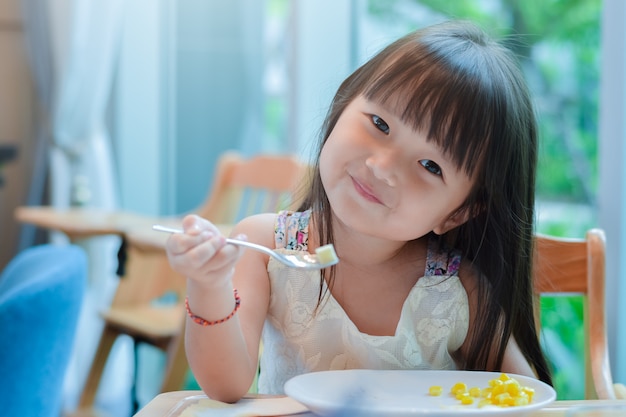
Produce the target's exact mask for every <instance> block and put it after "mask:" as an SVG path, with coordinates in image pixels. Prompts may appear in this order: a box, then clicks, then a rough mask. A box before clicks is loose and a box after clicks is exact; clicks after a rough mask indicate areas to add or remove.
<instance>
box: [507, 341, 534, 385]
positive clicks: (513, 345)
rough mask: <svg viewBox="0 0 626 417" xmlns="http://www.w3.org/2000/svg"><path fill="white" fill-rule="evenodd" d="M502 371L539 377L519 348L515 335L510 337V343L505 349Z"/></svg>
mask: <svg viewBox="0 0 626 417" xmlns="http://www.w3.org/2000/svg"><path fill="white" fill-rule="evenodd" d="M502 372H506V373H511V374H518V375H525V376H529V377H532V378H537V375H536V374H535V372H534V371H533V369H532V368H531V366H530V365H529V364H528V361H527V360H526V358H524V354H523V353H522V351H521V350H520V349H519V346H518V345H517V342H516V341H515V338H514V337H513V336H511V337H510V338H509V343H508V344H507V345H506V350H505V351H504V359H503V360H502Z"/></svg>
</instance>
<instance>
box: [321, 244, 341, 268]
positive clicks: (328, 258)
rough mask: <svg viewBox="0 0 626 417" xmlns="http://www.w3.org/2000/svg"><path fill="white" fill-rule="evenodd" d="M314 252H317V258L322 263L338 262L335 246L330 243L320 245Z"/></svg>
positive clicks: (331, 263)
mask: <svg viewBox="0 0 626 417" xmlns="http://www.w3.org/2000/svg"><path fill="white" fill-rule="evenodd" d="M315 253H316V254H317V258H318V259H319V261H320V262H321V263H323V264H328V265H334V264H336V263H337V262H339V258H338V257H337V253H336V252H335V247H334V246H333V244H332V243H329V244H328V245H324V246H320V247H319V248H317V249H315Z"/></svg>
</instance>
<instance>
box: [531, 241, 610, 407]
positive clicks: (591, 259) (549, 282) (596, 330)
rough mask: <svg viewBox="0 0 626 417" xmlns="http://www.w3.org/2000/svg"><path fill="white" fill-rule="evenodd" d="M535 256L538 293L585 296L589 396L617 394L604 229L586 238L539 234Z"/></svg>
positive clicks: (608, 397)
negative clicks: (607, 314) (607, 313)
mask: <svg viewBox="0 0 626 417" xmlns="http://www.w3.org/2000/svg"><path fill="white" fill-rule="evenodd" d="M534 259H535V264H534V288H535V293H536V294H537V295H542V294H546V295H547V294H572V295H573V294H580V295H581V296H582V297H583V305H584V308H583V311H584V319H583V325H584V332H585V347H584V348H585V397H586V398H601V399H612V398H615V393H614V391H613V380H612V377H611V369H610V367H609V354H608V344H607V335H606V319H605V309H606V307H605V236H604V232H603V231H602V230H600V229H591V230H589V231H588V232H587V234H586V236H585V238H584V239H569V238H568V239H566V238H556V237H551V236H546V235H537V236H536V241H535V257H534ZM537 314H539V309H538V308H537ZM538 323H539V320H538Z"/></svg>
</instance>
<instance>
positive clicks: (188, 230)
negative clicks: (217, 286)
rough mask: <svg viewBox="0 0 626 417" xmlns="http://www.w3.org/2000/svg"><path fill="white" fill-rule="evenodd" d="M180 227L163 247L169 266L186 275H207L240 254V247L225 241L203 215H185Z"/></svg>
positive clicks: (230, 263) (229, 265) (227, 266)
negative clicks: (181, 230)
mask: <svg viewBox="0 0 626 417" xmlns="http://www.w3.org/2000/svg"><path fill="white" fill-rule="evenodd" d="M183 230H184V233H176V234H172V235H171V236H170V237H169V238H168V240H167V243H166V251H167V256H168V259H169V261H170V264H171V266H172V268H173V269H174V270H176V271H177V272H179V273H181V274H184V275H186V276H187V277H189V278H197V279H206V276H209V275H212V274H213V275H216V274H219V273H220V272H223V271H229V270H231V269H232V267H233V266H234V263H235V262H236V260H237V259H238V258H239V256H240V253H241V250H240V248H238V247H235V246H233V245H227V244H226V239H225V237H224V236H223V235H222V234H221V233H220V232H219V230H218V229H217V228H216V227H215V226H214V225H213V224H212V223H211V222H209V221H208V220H206V219H203V218H201V217H199V216H196V215H189V216H186V217H185V218H184V219H183Z"/></svg>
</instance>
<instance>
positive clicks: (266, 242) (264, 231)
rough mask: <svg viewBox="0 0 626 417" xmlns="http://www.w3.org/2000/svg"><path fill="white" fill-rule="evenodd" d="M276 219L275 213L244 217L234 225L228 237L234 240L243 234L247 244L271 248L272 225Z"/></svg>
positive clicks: (272, 240) (272, 243)
mask: <svg viewBox="0 0 626 417" xmlns="http://www.w3.org/2000/svg"><path fill="white" fill-rule="evenodd" d="M277 217H278V214H277V213H263V214H254V215H252V216H249V217H246V218H244V219H242V220H241V221H240V222H239V223H237V224H236V225H235V227H234V228H233V230H232V232H231V233H230V235H231V236H232V237H235V238H236V237H237V235H240V234H244V235H246V238H247V240H248V241H249V242H254V243H258V244H260V245H263V246H267V247H270V248H271V247H273V245H274V225H275V224H276V219H277Z"/></svg>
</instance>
